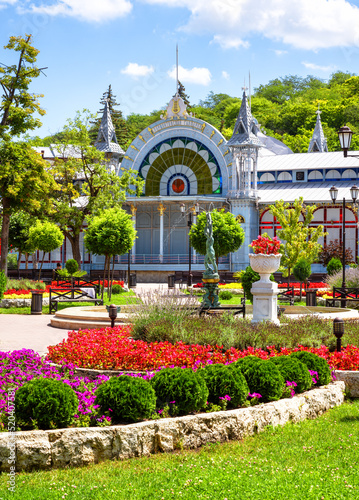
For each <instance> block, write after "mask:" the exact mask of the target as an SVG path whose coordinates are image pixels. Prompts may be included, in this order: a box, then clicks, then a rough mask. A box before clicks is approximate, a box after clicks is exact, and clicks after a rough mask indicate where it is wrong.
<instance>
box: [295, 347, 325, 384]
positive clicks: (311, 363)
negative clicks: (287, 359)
mask: <svg viewBox="0 0 359 500" xmlns="http://www.w3.org/2000/svg"><path fill="white" fill-rule="evenodd" d="M291 357H293V358H296V359H299V361H301V362H302V363H305V364H306V365H307V367H308V370H311V371H314V372H317V374H318V385H326V384H329V382H330V381H331V372H330V368H329V366H328V363H326V361H325V360H324V359H323V358H321V357H320V356H318V355H316V354H314V353H312V352H305V351H298V352H293V353H292V354H291Z"/></svg>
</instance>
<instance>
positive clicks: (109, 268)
mask: <svg viewBox="0 0 359 500" xmlns="http://www.w3.org/2000/svg"><path fill="white" fill-rule="evenodd" d="M110 281H111V256H110V255H109V256H108V262H107V297H109V295H110Z"/></svg>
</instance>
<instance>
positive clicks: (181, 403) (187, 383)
mask: <svg viewBox="0 0 359 500" xmlns="http://www.w3.org/2000/svg"><path fill="white" fill-rule="evenodd" d="M151 384H152V386H153V388H154V390H155V392H156V396H157V406H159V407H163V406H164V405H165V404H166V403H171V402H173V401H174V402H175V403H174V404H175V405H176V408H177V410H178V413H179V414H180V415H186V414H188V413H192V412H194V411H198V410H200V409H201V408H202V407H203V406H204V405H205V403H206V401H207V397H208V388H207V385H206V383H205V381H204V379H203V378H202V377H201V376H200V375H199V374H198V373H197V372H195V371H193V370H192V369H191V368H165V369H164V370H161V371H159V372H157V373H156V374H155V376H154V377H153V378H152V379H151Z"/></svg>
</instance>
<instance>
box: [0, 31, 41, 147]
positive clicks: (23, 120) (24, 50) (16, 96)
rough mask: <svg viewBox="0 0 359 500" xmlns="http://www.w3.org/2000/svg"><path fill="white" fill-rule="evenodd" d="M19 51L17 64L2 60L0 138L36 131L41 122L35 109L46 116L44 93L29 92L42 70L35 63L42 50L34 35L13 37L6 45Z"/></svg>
mask: <svg viewBox="0 0 359 500" xmlns="http://www.w3.org/2000/svg"><path fill="white" fill-rule="evenodd" d="M4 48H5V49H7V50H13V51H15V52H18V53H19V58H18V61H17V63H16V64H12V65H10V66H6V65H4V64H3V65H2V64H1V63H0V85H1V88H2V91H3V95H2V96H1V101H0V140H10V139H11V137H13V136H18V135H19V134H22V133H25V132H26V131H28V130H33V129H35V128H37V127H39V126H40V125H41V122H40V120H39V119H38V118H35V117H34V116H33V114H34V113H35V112H37V113H39V114H40V115H44V114H45V111H44V110H43V109H41V107H40V105H39V102H38V99H39V97H42V95H40V94H31V93H29V91H28V90H29V86H30V83H31V81H32V80H33V79H34V78H37V77H38V76H39V74H40V71H41V69H40V68H38V67H37V66H36V65H35V63H36V59H37V55H38V53H39V51H38V50H37V49H35V48H34V47H33V46H32V45H31V35H26V36H25V38H23V37H21V36H12V37H10V40H9V43H8V44H7V45H5V47H4Z"/></svg>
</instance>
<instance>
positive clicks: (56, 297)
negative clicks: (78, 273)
mask: <svg viewBox="0 0 359 500" xmlns="http://www.w3.org/2000/svg"><path fill="white" fill-rule="evenodd" d="M86 288H92V289H93V290H94V294H95V298H93V297H91V296H90V295H89V294H88V292H87V291H86V290H84V289H83V288H79V287H67V288H50V289H49V293H50V297H49V314H53V313H55V312H57V309H58V305H59V304H62V303H65V302H91V303H93V304H95V305H96V306H97V305H103V300H102V299H98V298H97V290H96V287H86Z"/></svg>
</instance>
